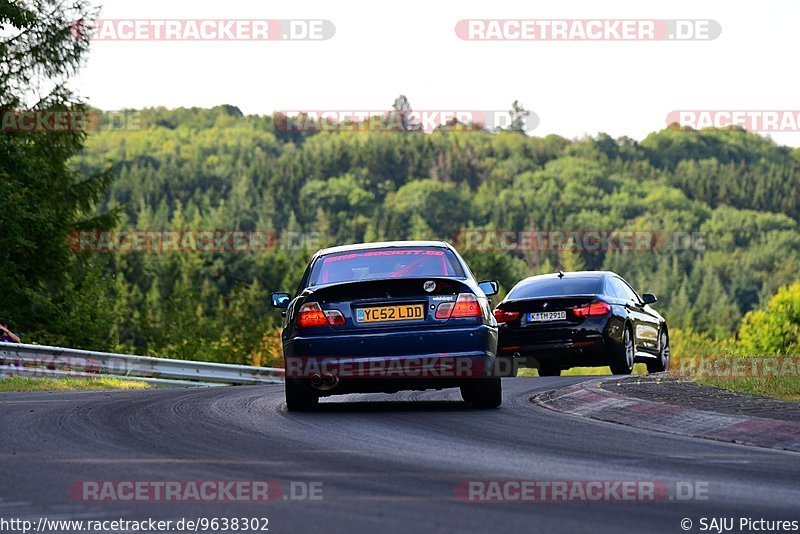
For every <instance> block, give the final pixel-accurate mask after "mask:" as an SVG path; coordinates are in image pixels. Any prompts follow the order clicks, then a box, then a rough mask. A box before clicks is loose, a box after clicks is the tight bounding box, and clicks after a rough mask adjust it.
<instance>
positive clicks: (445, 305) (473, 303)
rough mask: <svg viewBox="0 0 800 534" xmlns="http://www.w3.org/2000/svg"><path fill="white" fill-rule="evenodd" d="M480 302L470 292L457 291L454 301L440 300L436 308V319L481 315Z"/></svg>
mask: <svg viewBox="0 0 800 534" xmlns="http://www.w3.org/2000/svg"><path fill="white" fill-rule="evenodd" d="M482 315H483V312H482V311H481V304H480V302H478V297H476V296H475V295H473V294H472V293H459V295H458V298H457V299H456V301H455V302H442V303H441V304H439V306H438V307H437V308H436V318H437V319H459V318H464V317H481V316H482Z"/></svg>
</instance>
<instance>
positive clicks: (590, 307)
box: [572, 300, 611, 317]
mask: <svg viewBox="0 0 800 534" xmlns="http://www.w3.org/2000/svg"><path fill="white" fill-rule="evenodd" d="M572 313H574V314H575V315H576V316H577V317H599V316H601V315H606V314H609V313H611V306H609V305H608V303H607V302H603V301H602V300H600V301H597V302H592V303H591V304H587V305H586V306H580V307H578V308H573V310H572Z"/></svg>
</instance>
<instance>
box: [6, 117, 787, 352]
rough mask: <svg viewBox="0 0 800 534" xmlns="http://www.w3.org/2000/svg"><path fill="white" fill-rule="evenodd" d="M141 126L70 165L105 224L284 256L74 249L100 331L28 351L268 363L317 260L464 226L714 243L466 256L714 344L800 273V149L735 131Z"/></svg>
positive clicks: (50, 335) (103, 134) (227, 122)
mask: <svg viewBox="0 0 800 534" xmlns="http://www.w3.org/2000/svg"><path fill="white" fill-rule="evenodd" d="M127 113H128V114H135V116H136V118H137V128H136V129H125V128H123V129H109V130H101V131H98V132H95V133H92V134H90V135H89V137H88V138H87V140H86V146H85V149H84V150H83V151H82V152H81V153H80V154H79V155H77V156H76V157H75V158H74V159H73V164H74V166H75V168H76V169H77V170H78V171H79V172H80V173H81V174H82V175H84V176H98V175H102V174H103V173H104V172H106V173H110V175H111V177H112V181H111V184H110V187H109V188H108V189H107V192H106V193H105V194H104V196H103V197H102V198H101V201H100V203H99V205H98V208H97V214H100V215H106V217H105V219H108V218H109V217H116V221H117V222H116V228H117V229H120V230H122V229H124V230H131V229H136V230H220V229H221V230H245V231H252V230H258V231H268V232H274V233H275V235H276V236H278V244H277V247H276V248H274V249H270V250H267V251H265V252H257V253H240V252H204V253H201V252H196V253H192V252H167V253H92V252H84V253H73V254H75V255H76V256H78V257H80V260H79V261H80V263H81V264H82V265H84V267H83V269H84V271H85V273H86V274H85V275H84V277H83V280H87V279H89V280H91V283H85V284H83V285H84V288H83V289H82V290H81V292H80V293H77V294H76V295H75V296H74V297H73V298H76V299H79V300H80V302H81V305H80V306H79V309H78V310H77V311H73V312H72V313H84V314H86V316H87V317H89V318H91V322H92V325H93V326H92V328H91V329H89V330H87V331H80V332H70V331H64V330H63V329H61V330H58V329H54V328H51V325H48V324H47V323H46V322H37V321H35V320H34V319H32V318H26V319H25V320H26V321H28V322H26V323H23V324H19V326H20V327H21V329H22V330H23V331H24V333H26V335H27V337H28V339H31V338H33V339H35V340H37V341H40V342H60V343H66V344H70V345H76V344H77V345H80V346H86V347H91V348H103V349H114V350H124V351H131V352H136V353H142V354H152V355H159V356H168V357H178V358H193V359H201V360H218V361H226V362H236V363H250V362H254V363H261V364H266V363H270V362H272V361H274V360H275V358H277V357H278V355H279V349H278V347H277V346H276V338H275V331H276V325H277V324H278V323H279V319H280V316H279V314H277V313H275V312H274V311H273V310H271V309H270V308H269V307H268V303H269V298H268V293H269V291H271V290H289V291H291V290H293V289H294V288H295V287H296V285H297V282H298V280H299V277H300V275H301V273H302V269H303V268H304V267H305V264H306V262H307V260H308V258H309V257H310V255H311V254H312V253H313V252H315V250H316V249H317V248H320V247H324V246H329V245H334V244H344V243H353V242H360V241H376V240H383V239H406V238H413V239H444V240H447V241H451V242H453V241H455V242H454V244H456V245H457V246H458V245H459V243H458V240H457V238H458V236H459V232H462V231H463V230H466V229H499V230H515V231H524V230H531V229H533V230H537V231H583V230H647V231H655V232H659V233H660V234H661V235H663V236H667V237H668V236H672V235H694V236H701V237H702V240H701V245H702V246H691V247H687V249H685V250H675V249H673V247H671V246H664V247H661V248H658V249H657V250H653V251H649V252H631V251H607V250H601V251H581V250H574V249H573V250H544V251H538V252H532V251H519V252H508V251H498V250H464V256H465V258H466V259H467V261H468V262H469V263H470V265H471V267H472V268H473V270H474V271H475V273H476V275H477V276H478V277H481V278H496V279H499V280H500V282H501V285H502V292H503V293H504V292H506V291H508V289H510V287H511V286H512V285H513V284H514V283H515V282H516V281H517V280H519V279H520V278H522V277H525V276H529V275H532V274H537V273H542V272H551V271H553V270H555V269H559V268H562V269H578V268H587V269H609V270H613V271H616V272H618V273H620V274H621V275H623V276H624V277H626V278H628V279H629V280H630V281H631V282H632V283H633V284H634V285H635V286H637V287H638V288H639V289H640V290H641V291H647V292H652V293H655V294H657V295H658V296H659V304H658V308H659V310H660V311H661V312H662V313H663V314H664V315H665V316H666V317H667V319H668V321H669V322H670V324H671V326H672V328H673V329H675V330H676V331H679V332H680V331H687V332H695V333H698V334H702V335H704V336H707V337H710V338H712V339H713V338H726V337H730V336H732V335H734V334H735V332H736V331H737V329H738V327H739V324H740V322H741V319H742V317H743V316H744V314H745V313H746V312H748V311H750V310H753V309H755V308H757V307H759V306H761V305H764V304H765V303H766V302H767V301H768V300H769V298H770V297H772V296H773V295H774V294H775V293H776V292H777V291H778V289H779V288H780V287H781V286H785V285H787V284H789V283H791V282H792V281H794V280H797V279H798V265H800V258H799V257H798V256H800V229H798V221H800V151H798V150H791V149H788V148H785V147H781V146H778V145H776V144H775V143H773V142H772V141H770V140H769V139H766V138H763V137H760V136H757V135H754V134H749V133H746V132H743V131H739V130H724V131H722V130H707V131H693V130H680V129H677V128H673V127H670V128H667V129H664V130H662V131H660V132H656V133H653V134H651V135H650V136H648V137H647V138H646V139H645V140H643V141H642V142H636V141H633V140H631V139H627V138H621V139H612V138H611V137H609V136H607V135H604V134H601V135H599V136H597V137H596V138H585V139H580V140H568V139H564V138H561V137H558V136H554V135H551V136H547V137H543V138H540V137H531V136H527V135H524V134H521V133H518V132H514V131H501V132H491V133H490V132H485V131H481V130H479V129H475V128H469V127H464V128H450V129H448V131H437V132H433V133H423V132H421V131H414V132H399V131H397V132H375V131H371V132H364V131H354V132H352V131H351V132H336V131H333V132H331V131H327V132H286V131H282V128H280V127H277V128H276V123H277V124H280V121H279V120H278V121H274V120H273V117H269V116H267V117H265V116H245V115H243V114H242V113H241V112H240V111H239V110H238V109H237V108H236V107H234V106H229V105H228V106H219V107H216V108H213V109H175V110H168V109H161V108H159V109H146V110H141V111H134V110H129V111H128V112H127ZM105 219H102V220H105ZM83 228H90V227H87V226H86V225H84V226H83ZM298 236H301V237H302V239H298ZM667 244H668V245H669V244H670V241H669V239H667ZM501 296H502V295H501ZM0 311H2V310H0ZM3 313H7V312H5V311H3Z"/></svg>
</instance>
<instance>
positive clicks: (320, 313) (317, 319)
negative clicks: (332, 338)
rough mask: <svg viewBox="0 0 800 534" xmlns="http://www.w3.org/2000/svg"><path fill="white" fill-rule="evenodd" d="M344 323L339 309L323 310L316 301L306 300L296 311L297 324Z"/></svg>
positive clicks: (332, 324)
mask: <svg viewBox="0 0 800 534" xmlns="http://www.w3.org/2000/svg"><path fill="white" fill-rule="evenodd" d="M342 324H344V315H342V312H340V311H339V310H323V309H322V308H321V307H320V305H319V303H318V302H306V303H305V304H303V305H302V306H300V311H298V312H297V326H298V327H300V328H306V327H310V326H327V325H331V326H337V325H342Z"/></svg>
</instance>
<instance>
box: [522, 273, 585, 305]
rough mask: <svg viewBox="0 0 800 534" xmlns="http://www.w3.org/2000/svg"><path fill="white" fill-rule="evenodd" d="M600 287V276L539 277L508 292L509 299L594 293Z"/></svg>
mask: <svg viewBox="0 0 800 534" xmlns="http://www.w3.org/2000/svg"><path fill="white" fill-rule="evenodd" d="M599 289H600V277H599V276H585V277H574V278H573V277H565V278H539V279H533V280H530V281H527V282H523V283H521V284H519V285H518V286H516V287H515V288H513V289H512V290H511V292H510V293H509V294H508V297H507V298H508V299H509V300H518V299H532V298H538V297H563V296H568V295H594V294H596V293H597V292H598V290H599Z"/></svg>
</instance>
